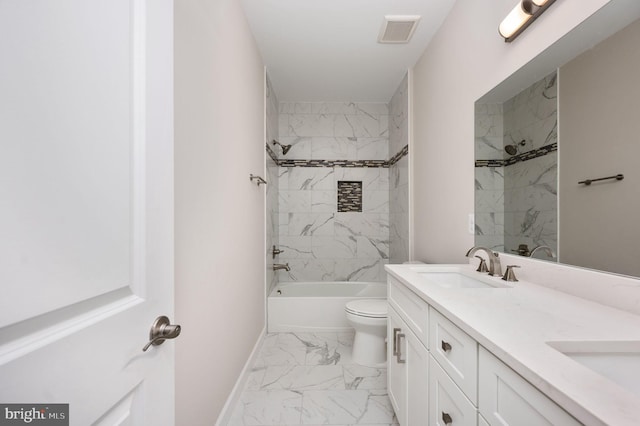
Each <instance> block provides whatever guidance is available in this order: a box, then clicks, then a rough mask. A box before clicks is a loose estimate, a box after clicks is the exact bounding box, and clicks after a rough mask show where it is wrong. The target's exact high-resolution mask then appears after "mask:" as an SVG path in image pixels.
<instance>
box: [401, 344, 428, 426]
mask: <svg viewBox="0 0 640 426" xmlns="http://www.w3.org/2000/svg"><path fill="white" fill-rule="evenodd" d="M406 341H407V344H406V353H407V364H406V365H407V423H406V426H414V425H426V424H428V416H429V352H428V351H427V349H426V348H425V347H424V345H423V344H422V343H421V342H420V340H419V339H418V337H417V336H416V335H415V334H413V333H412V332H411V331H408V332H407V333H406Z"/></svg>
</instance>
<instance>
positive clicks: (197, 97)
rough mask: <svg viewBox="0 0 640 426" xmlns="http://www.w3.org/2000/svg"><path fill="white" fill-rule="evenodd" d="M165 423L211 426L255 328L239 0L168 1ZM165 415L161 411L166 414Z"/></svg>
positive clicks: (254, 88) (258, 63) (249, 135)
mask: <svg viewBox="0 0 640 426" xmlns="http://www.w3.org/2000/svg"><path fill="white" fill-rule="evenodd" d="M174 24H175V68H174V70H175V71H174V72H175V295H176V297H175V301H176V309H175V315H176V318H175V320H176V322H178V323H180V324H181V325H182V330H183V331H182V334H181V336H180V339H179V340H176V343H179V344H177V345H175V348H176V365H175V369H176V419H175V424H177V425H190V426H198V425H211V424H213V422H215V419H216V417H217V416H218V414H219V413H220V411H221V409H222V407H223V405H224V403H225V401H226V399H227V397H228V395H229V393H230V392H231V389H232V388H233V386H234V385H235V383H236V380H237V379H238V376H239V374H240V372H241V370H242V368H243V366H244V364H245V362H246V361H247V359H248V357H249V354H250V353H251V351H252V349H253V346H254V345H255V343H256V341H257V340H258V337H259V336H260V334H261V332H262V331H263V329H264V325H265V324H264V318H265V313H264V306H265V290H264V286H265V282H264V281H265V277H264V266H263V265H264V262H265V256H264V245H265V242H264V238H265V221H264V208H265V196H264V187H260V188H258V187H256V185H254V184H252V183H250V182H249V174H250V173H254V174H261V173H262V172H263V171H264V166H265V160H264V67H263V64H262V60H261V57H260V54H259V53H258V50H257V48H256V45H255V42H254V39H253V36H252V35H251V33H250V31H249V27H248V25H247V22H246V20H245V17H244V14H243V11H242V9H241V6H240V2H237V1H235V0H215V1H214V0H206V1H201V0H180V1H177V2H175V21H174ZM167 423H171V419H167Z"/></svg>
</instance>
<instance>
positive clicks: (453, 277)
mask: <svg viewBox="0 0 640 426" xmlns="http://www.w3.org/2000/svg"><path fill="white" fill-rule="evenodd" d="M418 273H419V274H420V275H422V276H423V277H425V278H427V279H428V280H429V281H431V282H433V283H434V284H438V285H439V286H441V287H445V288H506V287H508V286H507V285H505V284H502V283H498V282H493V281H491V282H485V281H480V280H477V279H475V278H471V277H469V276H467V275H464V274H461V273H459V272H418Z"/></svg>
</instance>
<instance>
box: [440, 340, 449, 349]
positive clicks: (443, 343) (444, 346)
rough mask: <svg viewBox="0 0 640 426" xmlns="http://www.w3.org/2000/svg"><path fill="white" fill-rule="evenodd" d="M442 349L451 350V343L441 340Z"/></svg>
mask: <svg viewBox="0 0 640 426" xmlns="http://www.w3.org/2000/svg"><path fill="white" fill-rule="evenodd" d="M441 346H442V350H443V351H445V352H449V351H450V350H451V345H450V344H449V343H447V342H445V341H444V340H442V344H441Z"/></svg>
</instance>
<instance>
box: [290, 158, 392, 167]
mask: <svg viewBox="0 0 640 426" xmlns="http://www.w3.org/2000/svg"><path fill="white" fill-rule="evenodd" d="M278 165H279V166H281V167H376V168H379V167H383V168H386V167H389V162H388V161H384V160H283V159H280V160H279V161H278Z"/></svg>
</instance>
